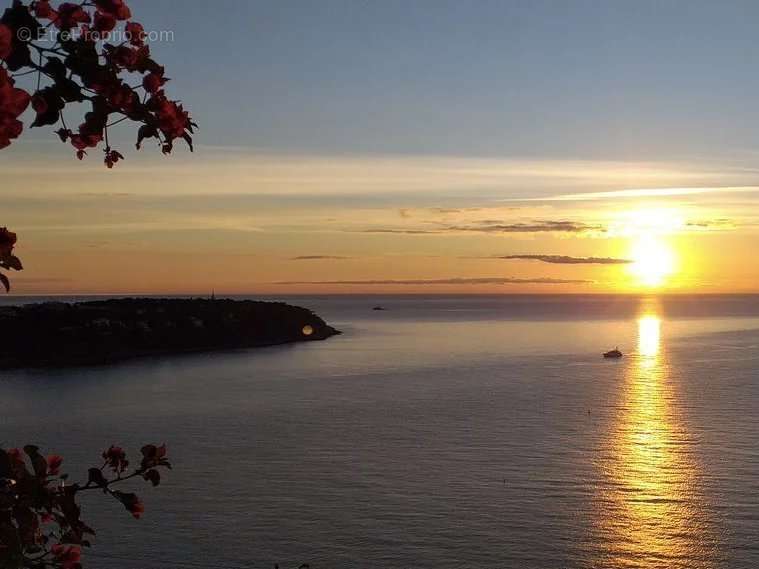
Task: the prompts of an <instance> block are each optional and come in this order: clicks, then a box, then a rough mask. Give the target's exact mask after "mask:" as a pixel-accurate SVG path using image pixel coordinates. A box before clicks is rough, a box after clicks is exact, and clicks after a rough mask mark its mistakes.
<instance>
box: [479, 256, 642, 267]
mask: <svg viewBox="0 0 759 569" xmlns="http://www.w3.org/2000/svg"><path fill="white" fill-rule="evenodd" d="M491 258H495V259H523V260H526V261H542V262H544V263H554V264H557V265H627V264H629V263H632V261H631V260H630V259H615V258H613V257H568V256H566V255H504V256H502V257H491Z"/></svg>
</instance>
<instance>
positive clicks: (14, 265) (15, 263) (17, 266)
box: [5, 255, 24, 271]
mask: <svg viewBox="0 0 759 569" xmlns="http://www.w3.org/2000/svg"><path fill="white" fill-rule="evenodd" d="M5 264H6V265H7V266H8V268H9V269H13V270H15V271H23V270H24V266H23V265H22V264H21V259H19V258H18V257H16V256H15V255H11V256H10V257H7V258H6V259H5Z"/></svg>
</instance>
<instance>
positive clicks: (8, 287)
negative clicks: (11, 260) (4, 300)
mask: <svg viewBox="0 0 759 569" xmlns="http://www.w3.org/2000/svg"><path fill="white" fill-rule="evenodd" d="M0 283H2V284H3V286H4V287H5V292H10V291H11V281H9V280H8V277H6V276H5V275H4V274H3V273H0Z"/></svg>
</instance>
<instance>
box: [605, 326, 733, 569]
mask: <svg viewBox="0 0 759 569" xmlns="http://www.w3.org/2000/svg"><path fill="white" fill-rule="evenodd" d="M637 324H638V345H637V353H636V354H630V356H629V361H627V362H626V365H627V366H628V367H627V370H626V373H625V379H624V385H623V386H622V389H623V393H622V395H621V398H622V402H621V405H620V407H619V413H618V416H617V417H616V418H615V422H614V425H613V427H612V430H611V433H610V435H611V440H610V447H611V452H610V455H609V457H610V458H609V461H608V463H607V464H606V465H605V470H606V475H607V477H608V483H609V484H608V495H606V496H605V498H604V502H605V505H604V506H603V510H602V511H601V512H600V513H599V515H600V516H601V517H602V520H601V526H602V531H603V535H604V539H605V540H608V545H609V549H608V550H607V554H608V558H606V559H603V560H602V562H601V563H600V564H599V567H602V566H603V567H636V568H647V569H648V568H685V567H688V568H707V567H715V566H717V565H718V564H717V563H716V561H715V558H714V555H713V552H714V551H715V550H714V548H713V545H712V544H713V539H712V536H711V535H710V531H709V525H708V515H706V512H705V510H704V508H703V507H702V506H703V501H702V499H701V496H700V493H699V489H698V484H697V480H698V476H699V472H698V471H697V464H696V463H695V461H694V459H693V456H692V452H693V441H692V440H691V438H690V437H689V435H688V432H687V431H686V429H685V428H684V426H683V424H682V421H681V420H680V418H679V413H678V410H677V409H678V393H677V387H676V385H677V382H675V381H673V377H672V373H673V370H672V368H671V364H670V362H669V361H668V357H667V352H666V349H665V348H664V345H663V343H662V320H661V319H660V317H659V316H657V315H656V313H655V312H653V311H649V312H646V313H644V314H643V315H642V316H641V317H640V318H639V319H638V322H637Z"/></svg>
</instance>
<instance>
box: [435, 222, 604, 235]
mask: <svg viewBox="0 0 759 569" xmlns="http://www.w3.org/2000/svg"><path fill="white" fill-rule="evenodd" d="M448 230H449V231H475V232H480V233H585V232H604V231H606V228H604V227H603V226H601V225H591V224H588V223H581V222H577V221H566V220H561V221H533V222H527V223H521V222H520V223H500V222H495V221H487V222H481V223H475V224H471V225H455V226H450V227H448Z"/></svg>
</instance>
